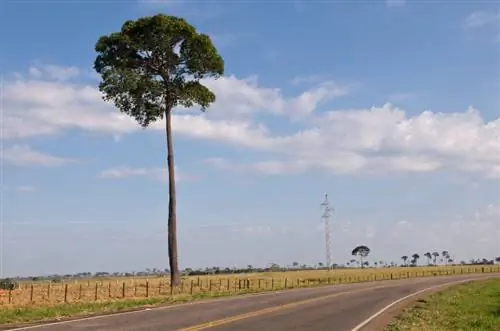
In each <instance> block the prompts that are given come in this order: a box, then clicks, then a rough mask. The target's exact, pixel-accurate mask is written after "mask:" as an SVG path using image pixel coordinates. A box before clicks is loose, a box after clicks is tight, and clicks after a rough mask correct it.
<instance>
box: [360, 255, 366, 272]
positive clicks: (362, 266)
mask: <svg viewBox="0 0 500 331" xmlns="http://www.w3.org/2000/svg"><path fill="white" fill-rule="evenodd" d="M359 259H360V261H361V269H363V268H364V267H365V266H364V265H363V255H360V256H359Z"/></svg>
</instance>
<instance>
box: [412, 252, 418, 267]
mask: <svg viewBox="0 0 500 331" xmlns="http://www.w3.org/2000/svg"><path fill="white" fill-rule="evenodd" d="M411 257H412V260H411V264H414V265H416V264H417V263H418V259H420V255H418V254H417V253H415V254H413V255H412V256H411Z"/></svg>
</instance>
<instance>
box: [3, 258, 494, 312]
mask: <svg viewBox="0 0 500 331" xmlns="http://www.w3.org/2000/svg"><path fill="white" fill-rule="evenodd" d="M487 272H500V266H453V267H451V266H450V267H422V268H366V269H339V270H332V271H328V270H309V271H287V272H274V273H273V272H269V273H252V274H235V275H210V276H199V277H198V276H194V277H184V278H183V280H182V285H181V289H180V291H181V295H188V296H200V295H201V296H203V297H206V296H219V295H231V294H238V293H248V292H264V291H271V290H280V289H285V288H297V287H309V286H317V285H326V284H344V283H356V282H364V281H376V280H390V279H404V278H415V277H427V276H444V275H454V274H469V273H487ZM169 294H170V283H169V280H168V278H164V277H158V278H149V279H148V278H124V277H121V278H102V279H96V278H92V279H84V280H74V281H67V282H63V283H48V282H37V283H23V284H21V288H20V289H17V290H14V291H10V292H9V291H4V292H3V293H2V294H0V304H1V305H2V306H4V307H6V308H7V307H29V306H53V305H58V304H62V303H91V302H97V303H102V302H108V301H117V300H123V299H141V298H142V299H144V298H155V297H160V296H168V295H169Z"/></svg>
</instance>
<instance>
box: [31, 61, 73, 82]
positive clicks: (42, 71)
mask: <svg viewBox="0 0 500 331" xmlns="http://www.w3.org/2000/svg"><path fill="white" fill-rule="evenodd" d="M29 74H30V76H33V77H35V78H40V77H42V76H44V77H46V78H47V79H51V80H56V81H65V80H69V79H72V78H75V77H77V76H79V75H80V74H81V71H80V69H79V68H77V67H74V66H71V67H62V66H56V65H50V64H49V65H43V64H38V65H37V66H33V67H30V68H29Z"/></svg>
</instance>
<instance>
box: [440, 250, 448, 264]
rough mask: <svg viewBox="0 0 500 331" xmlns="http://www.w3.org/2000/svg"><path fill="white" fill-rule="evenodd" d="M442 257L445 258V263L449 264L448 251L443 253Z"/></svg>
mask: <svg viewBox="0 0 500 331" xmlns="http://www.w3.org/2000/svg"><path fill="white" fill-rule="evenodd" d="M441 256H442V257H443V260H444V261H445V263H446V264H448V259H449V258H450V253H448V251H442V252H441Z"/></svg>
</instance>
